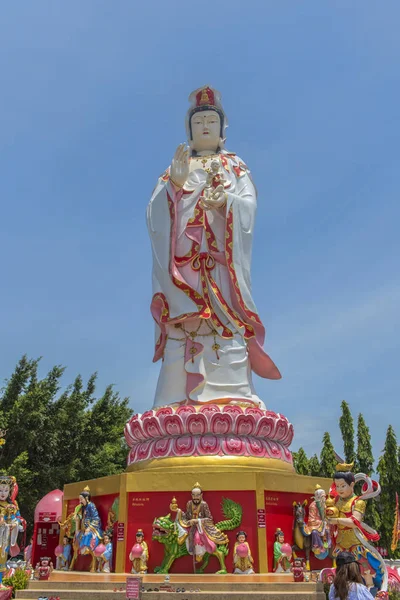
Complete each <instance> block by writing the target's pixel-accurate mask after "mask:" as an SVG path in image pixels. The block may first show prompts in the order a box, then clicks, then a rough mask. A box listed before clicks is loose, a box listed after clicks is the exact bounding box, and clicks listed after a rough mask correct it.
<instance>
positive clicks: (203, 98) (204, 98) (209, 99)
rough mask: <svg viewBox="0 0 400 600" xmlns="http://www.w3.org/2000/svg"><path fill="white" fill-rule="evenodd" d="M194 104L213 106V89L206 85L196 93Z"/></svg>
mask: <svg viewBox="0 0 400 600" xmlns="http://www.w3.org/2000/svg"><path fill="white" fill-rule="evenodd" d="M196 106H215V94H214V90H212V89H211V88H210V86H208V85H206V86H205V87H203V88H202V89H200V90H199V91H198V92H197V94H196Z"/></svg>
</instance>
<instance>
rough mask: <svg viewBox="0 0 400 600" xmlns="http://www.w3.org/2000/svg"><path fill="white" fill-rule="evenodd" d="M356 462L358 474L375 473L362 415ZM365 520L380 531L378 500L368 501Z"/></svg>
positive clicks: (369, 442) (358, 421) (369, 441)
mask: <svg viewBox="0 0 400 600" xmlns="http://www.w3.org/2000/svg"><path fill="white" fill-rule="evenodd" d="M355 462H356V469H355V470H356V471H357V472H359V473H366V474H367V475H369V476H371V475H372V473H373V471H374V457H373V454H372V444H371V434H370V431H369V427H368V426H367V424H366V423H365V420H364V417H363V415H362V414H359V415H358V420H357V454H356V461H355ZM365 520H366V522H367V523H368V524H369V525H371V527H373V528H374V529H376V530H378V531H379V529H380V526H381V519H380V515H379V511H378V508H377V504H376V500H368V502H367V509H366V512H365Z"/></svg>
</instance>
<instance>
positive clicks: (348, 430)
mask: <svg viewBox="0 0 400 600" xmlns="http://www.w3.org/2000/svg"><path fill="white" fill-rule="evenodd" d="M340 408H341V409H342V414H341V417H340V419H339V427H340V431H341V434H342V439H343V449H344V456H345V459H346V462H347V463H352V462H353V461H354V458H355V452H354V422H353V417H352V415H351V412H350V407H349V405H348V404H347V402H346V401H345V400H343V402H342V404H341V405H340Z"/></svg>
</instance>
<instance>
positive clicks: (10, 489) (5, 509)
mask: <svg viewBox="0 0 400 600" xmlns="http://www.w3.org/2000/svg"><path fill="white" fill-rule="evenodd" d="M17 495H18V484H17V481H16V479H15V477H10V476H8V475H0V584H1V582H2V580H3V575H4V572H5V571H6V570H7V566H6V563H7V558H8V555H9V554H11V556H16V555H17V554H18V553H19V546H18V544H17V541H18V534H19V532H20V531H24V530H25V528H26V522H25V520H24V519H23V518H22V517H21V515H20V512H19V507H18V503H17V500H16V497H17Z"/></svg>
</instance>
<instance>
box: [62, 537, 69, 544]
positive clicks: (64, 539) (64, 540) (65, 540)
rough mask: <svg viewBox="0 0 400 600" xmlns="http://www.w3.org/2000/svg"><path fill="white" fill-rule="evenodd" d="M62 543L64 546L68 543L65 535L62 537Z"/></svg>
mask: <svg viewBox="0 0 400 600" xmlns="http://www.w3.org/2000/svg"><path fill="white" fill-rule="evenodd" d="M63 544H64V546H66V545H67V544H68V538H67V536H66V535H65V536H64V537H63Z"/></svg>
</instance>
